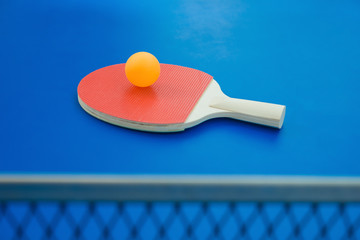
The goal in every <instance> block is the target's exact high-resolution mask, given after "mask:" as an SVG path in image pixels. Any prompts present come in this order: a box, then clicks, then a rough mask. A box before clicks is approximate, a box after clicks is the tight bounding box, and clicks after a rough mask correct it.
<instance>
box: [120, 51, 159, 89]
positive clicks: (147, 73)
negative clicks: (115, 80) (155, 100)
mask: <svg viewBox="0 0 360 240" xmlns="http://www.w3.org/2000/svg"><path fill="white" fill-rule="evenodd" d="M125 74H126V77H127V79H128V80H129V81H130V82H131V83H132V84H134V85H135V86H138V87H148V86H151V85H152V84H154V83H155V82H156V80H157V79H158V78H159V76H160V63H159V61H158V60H157V59H156V57H155V56H154V55H152V54H150V53H147V52H138V53H135V54H133V55H131V56H130V57H129V59H128V60H127V61H126V64H125Z"/></svg>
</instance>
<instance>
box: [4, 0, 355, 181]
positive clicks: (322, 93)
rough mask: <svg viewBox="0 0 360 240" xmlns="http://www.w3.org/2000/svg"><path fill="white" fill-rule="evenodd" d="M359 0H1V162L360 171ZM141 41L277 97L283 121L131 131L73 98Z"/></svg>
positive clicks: (234, 84) (163, 170)
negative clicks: (90, 78) (279, 125)
mask: <svg viewBox="0 0 360 240" xmlns="http://www.w3.org/2000/svg"><path fill="white" fill-rule="evenodd" d="M359 13H360V2H359V1H355V0H354V1H351V0H349V1H340V0H333V1H322V0H319V1H310V0H305V1H285V0H284V1H283V0H275V1H248V0H245V1H235V0H234V1H220V0H214V1H212V0H210V1H205V0H204V1H201V0H195V1H180V0H175V1H160V0H155V1H115V0H113V1H111V0H109V1H89V0H86V1H85V0H77V1H73V0H62V1H25V0H16V1H10V0H5V1H1V2H0V46H1V51H0V111H1V112H0V172H2V173H14V172H42V173H49V172H51V173H55V172H56V173H75V172H76V173H125V174H127V173H128V174H132V173H139V174H142V173H147V174H265V175H266V174H280V175H346V176H359V175H360V164H359V160H360V151H359V148H360V144H359V139H360V128H359V125H358V121H359V119H360V96H359V90H360V83H359V82H360V14H359ZM138 51H148V52H151V53H152V54H154V55H155V56H156V57H157V58H158V59H159V61H160V62H162V63H171V64H177V65H182V66H187V67H192V68H196V69H199V70H202V71H204V72H207V73H209V74H211V75H212V76H214V78H215V79H216V80H217V81H218V82H219V84H220V86H221V87H222V90H223V91H224V92H225V93H226V94H227V95H229V96H231V97H237V98H243V99H251V100H258V101H264V102H272V103H279V104H284V105H286V106H287V114H286V117H285V122H284V126H283V128H282V129H281V130H276V129H272V128H267V127H262V126H258V125H254V124H249V123H244V122H240V121H236V120H231V119H214V120H210V121H207V122H204V123H202V124H200V125H198V126H196V127H194V128H191V129H188V130H186V131H184V132H181V133H174V134H158V133H146V132H139V131H134V130H128V129H124V128H121V127H116V126H113V125H110V124H107V123H105V122H102V121H100V120H98V119H95V118H93V117H92V116H90V115H88V114H87V113H86V112H84V111H83V110H82V108H81V107H80V106H79V104H78V102H77V85H78V83H79V82H80V80H81V79H82V78H83V77H84V76H85V75H87V74H88V73H90V72H91V71H94V70H96V69H98V68H101V67H105V66H108V65H112V64H116V63H123V62H126V60H127V58H128V57H129V56H130V55H131V54H133V53H135V52H138Z"/></svg>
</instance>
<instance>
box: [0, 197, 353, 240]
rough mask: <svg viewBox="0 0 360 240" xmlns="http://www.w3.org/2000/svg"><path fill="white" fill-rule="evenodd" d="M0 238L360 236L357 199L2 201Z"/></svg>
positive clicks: (272, 237)
mask: <svg viewBox="0 0 360 240" xmlns="http://www.w3.org/2000/svg"><path fill="white" fill-rule="evenodd" d="M0 239H5V240H6V239H360V203H280V202H279V203H277V202H276V203H272V202H256V203H254V202H71V201H70V202H1V203H0Z"/></svg>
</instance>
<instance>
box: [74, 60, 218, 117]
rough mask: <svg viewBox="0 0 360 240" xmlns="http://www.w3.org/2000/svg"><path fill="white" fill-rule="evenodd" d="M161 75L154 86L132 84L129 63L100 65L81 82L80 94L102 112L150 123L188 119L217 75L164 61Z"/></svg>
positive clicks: (88, 104)
mask: <svg viewBox="0 0 360 240" xmlns="http://www.w3.org/2000/svg"><path fill="white" fill-rule="evenodd" d="M160 67H161V70H160V77H159V79H158V80H157V81H156V82H155V83H154V84H153V85H151V86H150V87H146V88H140V87H136V86H134V85H132V84H131V83H130V82H129V81H128V80H127V78H126V75H125V64H116V65H112V66H108V67H104V68H101V69H98V70H96V71H94V72H92V73H90V74H89V75H87V76H86V77H84V78H83V79H82V80H81V82H80V83H79V86H78V96H79V98H80V99H81V100H82V101H83V102H84V103H85V104H86V105H87V106H89V107H91V108H93V109H95V110H97V111H100V112H102V113H105V114H108V115H111V116H114V117H117V118H121V119H126V120H130V121H135V122H141V123H148V124H177V123H184V122H185V120H186V118H187V117H188V116H189V114H190V112H191V110H192V109H193V108H194V106H195V104H196V103H197V101H198V100H199V99H200V97H201V95H202V94H203V92H204V91H205V89H206V87H207V86H208V85H209V83H210V81H211V80H212V79H213V77H212V76H210V75H209V74H206V73H204V72H201V71H199V70H196V69H192V68H187V67H181V66H176V65H170V64H160Z"/></svg>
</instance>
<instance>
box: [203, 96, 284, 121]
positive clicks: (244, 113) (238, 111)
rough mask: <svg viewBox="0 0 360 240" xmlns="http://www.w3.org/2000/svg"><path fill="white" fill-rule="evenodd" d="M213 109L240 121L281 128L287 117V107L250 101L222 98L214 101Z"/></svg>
mask: <svg viewBox="0 0 360 240" xmlns="http://www.w3.org/2000/svg"><path fill="white" fill-rule="evenodd" d="M210 106H211V107H214V108H217V109H221V110H225V111H229V112H228V113H225V114H226V116H228V117H231V118H236V119H239V120H243V121H247V122H252V123H257V124H261V125H266V126H270V127H276V128H281V126H282V124H283V122H284V117H285V108H286V107H285V106H284V105H278V104H272V103H264V102H256V101H250V100H243V99H236V98H230V97H227V96H225V97H221V98H217V99H214V101H213V102H212V103H211V104H210Z"/></svg>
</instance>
